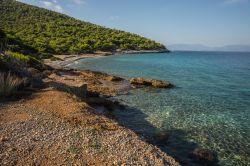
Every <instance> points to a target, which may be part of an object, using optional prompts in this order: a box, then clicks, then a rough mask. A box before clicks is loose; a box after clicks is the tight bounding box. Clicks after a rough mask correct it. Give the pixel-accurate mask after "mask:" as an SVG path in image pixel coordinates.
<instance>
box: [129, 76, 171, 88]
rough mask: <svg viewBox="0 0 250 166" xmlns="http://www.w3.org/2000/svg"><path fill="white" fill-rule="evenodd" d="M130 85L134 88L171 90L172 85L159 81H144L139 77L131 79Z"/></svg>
mask: <svg viewBox="0 0 250 166" xmlns="http://www.w3.org/2000/svg"><path fill="white" fill-rule="evenodd" d="M130 83H131V84H132V85H135V86H152V87H155V88H172V87H173V84H171V83H169V82H163V81H161V80H154V79H145V78H141V77H137V78H131V79H130Z"/></svg>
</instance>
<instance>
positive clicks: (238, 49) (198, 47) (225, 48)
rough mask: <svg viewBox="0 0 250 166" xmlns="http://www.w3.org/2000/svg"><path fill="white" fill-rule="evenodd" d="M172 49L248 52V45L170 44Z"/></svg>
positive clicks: (249, 47)
mask: <svg viewBox="0 0 250 166" xmlns="http://www.w3.org/2000/svg"><path fill="white" fill-rule="evenodd" d="M169 49H170V50H172V51H225V52H227V51H228V52H250V45H225V46H222V47H209V46H206V45H202V44H172V45H169Z"/></svg>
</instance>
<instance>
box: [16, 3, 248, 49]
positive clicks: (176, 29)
mask: <svg viewBox="0 0 250 166" xmlns="http://www.w3.org/2000/svg"><path fill="white" fill-rule="evenodd" d="M19 1H22V2H25V3H28V4H32V5H36V6H40V7H43V8H47V9H51V10H54V11H57V12H61V13H64V14H67V15H70V16H73V17H75V18H78V19H81V20H84V21H89V22H92V23H96V24H100V25H103V26H106V27H110V28H116V29H121V30H125V31H129V32H133V33H137V34H140V35H143V36H146V37H150V38H152V39H154V40H157V41H159V42H163V43H165V44H166V45H168V44H177V43H186V44H204V45H207V46H223V45H230V44H246V45H250V0H19Z"/></svg>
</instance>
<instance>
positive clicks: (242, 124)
mask: <svg viewBox="0 0 250 166" xmlns="http://www.w3.org/2000/svg"><path fill="white" fill-rule="evenodd" d="M72 66H73V67H75V68H78V69H90V70H97V71H103V72H107V73H110V74H115V75H119V76H124V77H138V76H140V77H147V78H154V79H161V80H166V81H169V82H171V83H173V84H175V85H176V88H173V89H170V90H152V89H149V88H142V89H137V90H132V91H131V92H130V94H129V95H121V96H118V97H116V98H117V99H119V100H123V101H124V102H126V103H127V104H128V105H129V106H130V107H131V109H128V110H123V111H115V112H114V114H115V116H116V117H117V119H118V121H119V122H120V123H121V124H123V125H125V126H126V127H129V128H131V129H133V130H135V131H136V132H137V133H139V134H140V135H142V136H143V135H145V136H147V135H153V134H154V133H155V132H157V131H166V132H168V133H170V138H169V140H168V143H167V144H166V145H164V146H161V149H163V150H165V151H166V152H168V153H170V154H171V155H173V156H174V157H176V158H177V159H180V160H181V161H182V162H183V163H189V162H191V159H190V158H189V157H188V153H189V152H190V151H191V150H192V149H194V148H195V147H203V148H208V149H211V150H214V151H216V152H217V154H218V159H219V163H218V164H219V165H250V53H225V52H172V53H158V54H137V55H114V56H109V57H105V58H99V59H84V60H81V61H79V62H78V64H73V65H72Z"/></svg>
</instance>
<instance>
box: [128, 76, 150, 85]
mask: <svg viewBox="0 0 250 166" xmlns="http://www.w3.org/2000/svg"><path fill="white" fill-rule="evenodd" d="M130 83H131V84H133V85H143V86H150V85H152V83H151V82H149V80H146V79H144V78H141V77H138V78H131V79H130Z"/></svg>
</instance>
